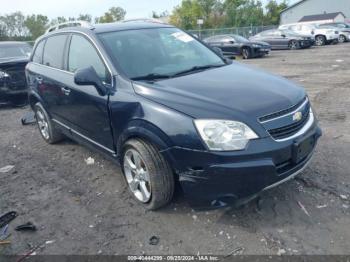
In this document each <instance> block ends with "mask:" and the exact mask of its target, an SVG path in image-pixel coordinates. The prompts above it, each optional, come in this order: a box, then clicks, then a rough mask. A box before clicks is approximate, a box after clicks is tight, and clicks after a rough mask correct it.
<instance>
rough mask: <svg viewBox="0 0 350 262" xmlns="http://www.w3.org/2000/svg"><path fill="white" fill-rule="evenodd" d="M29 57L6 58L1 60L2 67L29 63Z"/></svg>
mask: <svg viewBox="0 0 350 262" xmlns="http://www.w3.org/2000/svg"><path fill="white" fill-rule="evenodd" d="M28 62H29V57H26V56H23V57H4V58H0V65H3V64H17V63H28Z"/></svg>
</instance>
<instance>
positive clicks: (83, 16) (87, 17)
mask: <svg viewBox="0 0 350 262" xmlns="http://www.w3.org/2000/svg"><path fill="white" fill-rule="evenodd" d="M77 20H81V21H86V22H89V23H91V21H92V16H91V15H89V14H80V15H79V16H78V19H77Z"/></svg>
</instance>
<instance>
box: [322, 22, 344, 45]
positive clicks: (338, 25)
mask: <svg viewBox="0 0 350 262" xmlns="http://www.w3.org/2000/svg"><path fill="white" fill-rule="evenodd" d="M319 27H320V28H329V27H331V28H333V29H334V28H336V30H339V38H338V40H339V42H340V43H344V42H349V41H350V25H349V24H346V23H327V24H322V25H319Z"/></svg>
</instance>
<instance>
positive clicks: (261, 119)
mask: <svg viewBox="0 0 350 262" xmlns="http://www.w3.org/2000/svg"><path fill="white" fill-rule="evenodd" d="M306 99H307V98H306V97H305V98H304V99H303V100H301V101H300V102H299V103H298V104H296V105H294V106H292V107H290V108H287V109H284V110H281V111H278V112H276V113H272V114H269V115H266V116H262V117H260V118H259V120H260V122H264V121H268V120H270V119H274V118H276V117H279V116H283V115H286V114H288V113H290V112H293V111H294V110H295V109H297V108H298V107H299V106H301V105H302V104H303V103H304V102H305V100H306Z"/></svg>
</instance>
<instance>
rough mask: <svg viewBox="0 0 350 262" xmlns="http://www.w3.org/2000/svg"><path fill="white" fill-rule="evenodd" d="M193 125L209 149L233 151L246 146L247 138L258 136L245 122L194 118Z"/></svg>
mask: <svg viewBox="0 0 350 262" xmlns="http://www.w3.org/2000/svg"><path fill="white" fill-rule="evenodd" d="M194 123H195V126H196V128H197V130H198V132H199V134H200V136H201V138H202V139H203V140H204V142H205V143H206V145H207V146H208V148H209V149H210V150H213V151H233V150H242V149H245V148H246V145H247V144H248V142H249V140H251V139H256V138H258V136H257V134H255V133H254V131H253V130H251V129H250V128H249V127H248V126H247V125H246V124H243V123H241V122H237V121H229V120H210V119H199V120H194Z"/></svg>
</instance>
